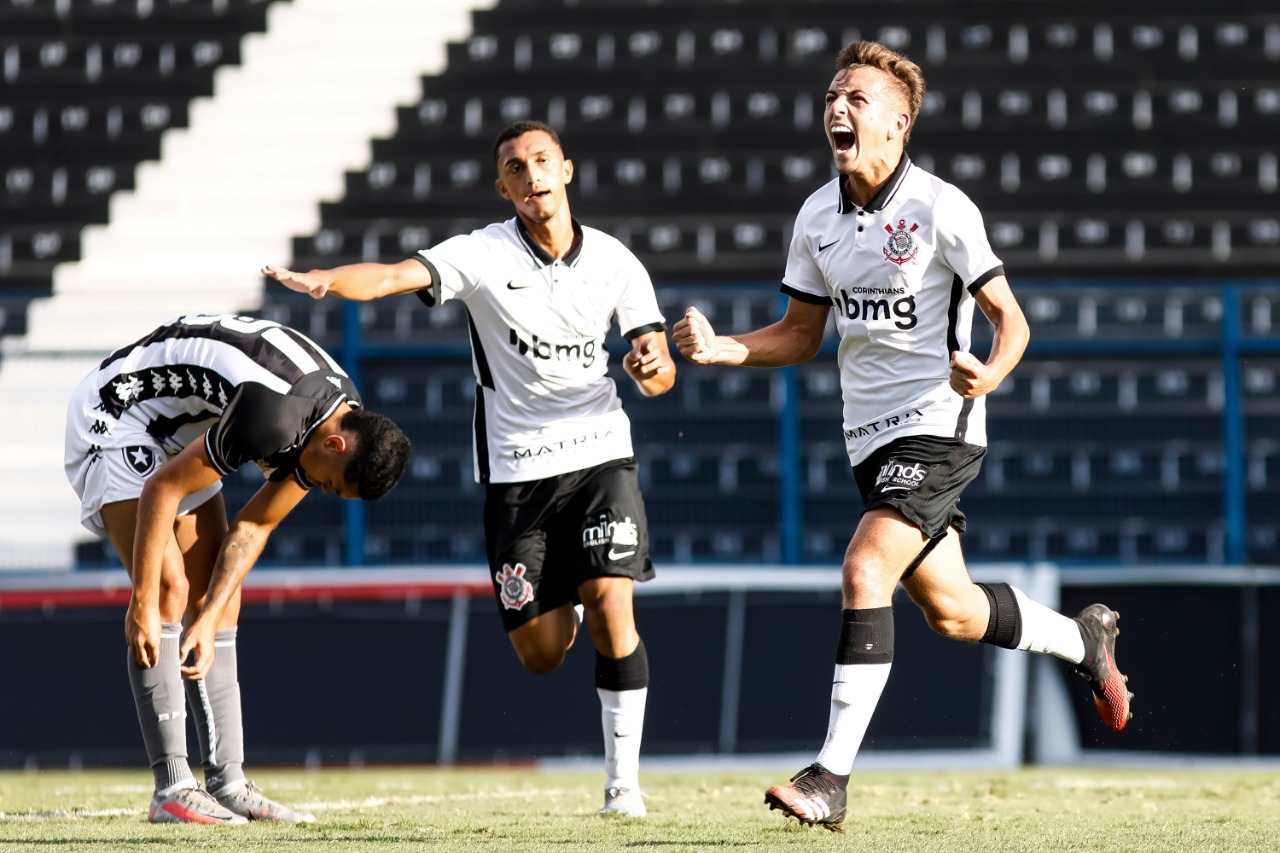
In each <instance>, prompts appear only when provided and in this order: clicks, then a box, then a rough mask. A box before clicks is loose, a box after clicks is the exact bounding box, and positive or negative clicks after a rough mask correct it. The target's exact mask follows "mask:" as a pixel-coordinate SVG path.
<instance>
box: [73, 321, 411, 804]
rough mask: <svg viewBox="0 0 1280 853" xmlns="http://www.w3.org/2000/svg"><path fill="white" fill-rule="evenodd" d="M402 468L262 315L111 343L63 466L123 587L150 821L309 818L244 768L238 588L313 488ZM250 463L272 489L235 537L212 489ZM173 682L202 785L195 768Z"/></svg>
mask: <svg viewBox="0 0 1280 853" xmlns="http://www.w3.org/2000/svg"><path fill="white" fill-rule="evenodd" d="M408 459H409V440H408V438H406V437H405V435H404V433H403V432H401V431H400V429H399V427H397V426H396V425H395V424H394V423H392V422H391V421H390V420H389V419H387V418H385V417H383V416H382V415H376V414H373V413H372V412H367V411H365V410H364V408H363V407H362V406H361V403H360V395H359V393H357V391H356V388H355V386H354V385H353V384H352V382H351V379H350V378H349V377H348V376H347V374H346V373H345V372H343V370H342V369H341V368H340V367H339V366H338V365H337V364H336V363H335V362H334V361H333V359H332V358H330V357H329V355H328V354H327V353H325V351H324V350H322V349H321V348H320V347H318V346H317V345H316V344H314V343H313V342H312V341H310V340H309V339H308V338H307V337H305V336H304V335H302V334H301V333H299V332H297V331H295V330H293V329H290V328H287V327H285V326H281V325H280V324H279V323H274V322H271V321H269V320H255V319H252V318H249V317H238V316H234V315H229V314H191V315H188V316H185V317H182V318H180V319H178V320H175V321H174V322H172V323H168V324H165V325H163V326H160V327H159V328H157V329H156V330H155V331H153V332H152V333H151V334H149V335H147V336H146V337H144V338H142V339H140V340H138V341H135V342H134V343H132V344H130V345H129V346H126V347H124V348H122V349H119V350H116V351H115V352H113V353H112V354H111V355H110V356H108V357H107V358H106V359H105V360H104V361H103V362H102V363H101V364H100V365H99V366H98V367H97V368H95V369H94V370H93V371H91V372H90V373H89V375H88V376H86V377H85V378H84V381H83V382H81V383H80V386H79V387H78V388H77V389H76V392H75V394H74V396H73V397H72V400H71V403H70V405H69V407H68V410H67V434H66V471H67V477H68V479H70V481H71V484H72V486H73V487H74V488H75V490H76V494H77V495H79V496H80V499H81V520H82V522H83V523H84V526H85V527H87V528H88V529H89V530H90V531H92V532H93V533H95V534H97V535H98V536H101V537H104V538H107V539H109V540H110V541H111V544H112V545H113V546H114V548H115V550H116V553H117V554H118V555H119V556H120V560H121V562H122V563H124V566H125V569H126V570H128V572H129V579H130V581H131V583H132V586H133V595H132V598H131V599H130V602H129V610H128V614H127V616H126V619H125V639H126V641H127V643H128V647H129V658H128V667H129V683H130V686H131V687H132V689H133V697H134V704H135V705H136V706H137V709H138V722H139V724H140V725H141V727H142V735H143V740H144V742H145V743H146V747H147V756H148V758H149V760H150V764H151V768H152V772H153V774H154V776H155V795H154V796H153V798H152V801H151V808H150V810H149V813H148V819H149V820H150V821H152V822H153V823H205V824H218V823H243V822H245V821H246V820H274V821H284V822H299V821H310V820H312V819H313V818H312V817H311V815H308V814H306V813H303V812H297V811H294V810H293V809H290V808H288V807H287V806H283V805H281V804H279V803H276V802H273V801H272V800H269V799H267V798H266V797H265V796H263V795H262V793H261V792H260V791H258V790H257V789H256V788H255V787H254V785H253V783H252V782H249V781H248V780H247V779H246V778H245V775H244V770H243V766H242V765H243V763H244V730H243V726H242V723H241V714H240V685H239V676H238V672H237V669H238V667H237V655H236V625H237V622H238V619H239V615H240V584H241V582H242V581H243V579H244V576H245V574H246V573H247V572H248V571H249V569H250V568H252V566H253V564H254V562H255V561H256V560H257V558H258V556H259V555H260V554H261V553H262V549H263V547H264V546H265V545H266V542H267V537H268V536H269V535H270V534H271V531H272V530H273V529H274V528H275V527H276V525H278V524H279V523H280V522H281V521H282V520H283V519H284V517H285V516H286V515H287V514H288V513H289V511H290V510H292V509H293V508H294V507H295V506H296V505H297V504H298V502H299V501H301V500H302V499H303V498H304V497H306V495H307V493H308V492H309V491H310V490H311V489H312V488H313V487H319V488H321V489H322V490H323V491H325V492H332V493H337V494H339V495H341V496H342V497H345V498H357V497H358V498H364V499H367V500H373V499H376V498H378V497H381V496H382V495H383V494H385V493H386V492H388V491H390V490H391V488H392V487H394V486H395V484H396V482H397V481H398V480H399V479H400V476H401V474H403V472H404V469H405V466H406V465H407V463H408ZM248 462H255V463H257V465H258V466H259V467H260V468H261V469H262V472H263V475H264V476H265V477H266V480H267V482H265V483H264V484H263V485H262V487H261V488H260V489H259V490H258V492H257V493H256V494H255V495H254V496H253V498H251V499H250V500H249V502H248V503H247V504H246V505H245V506H244V508H243V509H241V510H240V512H238V513H237V514H236V516H235V518H234V519H233V520H232V522H231V525H230V527H229V528H228V525H227V511H226V506H225V505H224V503H223V499H222V495H221V488H222V478H223V477H225V476H226V475H228V474H230V473H231V472H232V471H234V470H236V469H237V468H239V467H240V466H241V465H243V464H245V463H248ZM184 615H185V616H186V619H187V630H186V636H185V637H183V625H182V623H183V617H184ZM215 648H216V650H217V654H216V655H215V654H214V650H215ZM192 653H193V658H192V660H191V662H190V664H189V665H187V666H180V664H181V662H182V661H184V660H187V658H188V654H192ZM183 675H186V676H187V679H186V682H185V684H186V699H187V701H188V702H189V704H190V706H191V713H192V715H193V717H194V718H195V722H196V732H197V734H198V737H199V741H200V749H201V753H202V756H203V766H204V773H205V784H206V789H207V790H201V789H200V788H199V787H197V785H196V781H195V778H194V777H193V776H192V773H191V768H190V767H189V766H188V764H187V724H186V710H185V708H184V700H183V682H184V679H183Z"/></svg>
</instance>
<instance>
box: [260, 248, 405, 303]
mask: <svg viewBox="0 0 1280 853" xmlns="http://www.w3.org/2000/svg"><path fill="white" fill-rule="evenodd" d="M262 274H263V275H265V276H270V277H271V278H274V279H275V280H276V281H278V282H280V283H281V284H283V285H284V286H285V287H287V288H289V289H290V290H296V291H297V292H299V293H306V294H308V295H309V296H311V297H312V298H313V299H320V298H322V297H323V296H324V295H325V294H327V293H332V294H333V295H334V296H340V297H342V298H343V299H350V300H353V301H356V302H366V301H368V300H370V299H381V298H382V297H384V296H394V295H395V294H397V293H410V292H412V291H414V290H424V289H426V288H428V287H430V286H431V272H430V271H429V270H428V269H427V268H426V266H425V265H424V264H421V263H419V262H418V261H416V260H414V259H412V258H410V259H408V260H405V261H401V262H400V263H398V264H347V265H346V266H341V267H334V268H333V269H330V270H311V272H296V271H294V270H291V269H286V268H284V267H277V266H273V265H272V264H267V265H266V266H264V267H263V268H262Z"/></svg>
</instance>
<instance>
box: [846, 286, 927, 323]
mask: <svg viewBox="0 0 1280 853" xmlns="http://www.w3.org/2000/svg"><path fill="white" fill-rule="evenodd" d="M853 290H854V292H853V293H850V292H849V291H847V290H845V289H844V288H843V287H842V288H840V290H839V291H837V293H836V295H835V296H834V297H833V298H832V300H831V301H832V302H834V303H835V306H836V310H837V311H843V312H844V316H846V317H848V318H849V319H850V320H862V321H863V322H866V323H870V322H872V321H874V320H882V319H883V320H895V318H896V320H895V322H894V324H893V325H895V326H897V327H898V328H899V329H902V330H903V331H904V332H905V331H906V330H908V329H914V328H915V327H916V323H918V322H919V319H918V318H917V317H916V298H915V297H914V296H902V297H899V298H898V299H895V300H894V301H893V302H890V301H889V300H888V299H887V298H885V297H884V296H882V295H881V293H882V291H879V290H878V289H877V288H869V287H855V288H854V289H853ZM859 293H864V294H871V295H870V296H862V297H859V296H858V294H859Z"/></svg>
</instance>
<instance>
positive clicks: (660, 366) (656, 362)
mask: <svg viewBox="0 0 1280 853" xmlns="http://www.w3.org/2000/svg"><path fill="white" fill-rule="evenodd" d="M622 369H623V370H625V371H626V372H627V375H628V376H630V377H631V378H632V379H634V380H636V381H637V382H642V381H644V380H646V379H652V378H653V377H655V376H659V375H661V374H663V373H666V372H668V371H669V370H670V369H671V368H670V366H669V365H668V363H667V359H666V357H665V354H664V353H663V352H662V349H661V347H658V346H657V345H655V344H654V342H653V340H652V339H651V338H649V337H648V336H644V337H639V338H636V339H635V340H634V341H632V342H631V351H630V352H628V353H627V354H626V355H624V356H623V357H622Z"/></svg>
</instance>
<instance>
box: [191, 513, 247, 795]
mask: <svg viewBox="0 0 1280 853" xmlns="http://www.w3.org/2000/svg"><path fill="white" fill-rule="evenodd" d="M226 534H227V510H226V504H225V503H224V501H223V499H222V495H220V494H219V495H215V496H214V497H213V498H211V499H210V500H208V501H205V502H204V503H203V504H201V505H200V506H199V507H197V508H196V509H195V510H194V511H192V512H189V513H187V514H186V515H184V516H182V517H180V518H179V519H178V521H177V523H176V524H175V525H174V539H175V541H176V542H177V544H178V547H179V549H180V550H181V551H182V554H183V559H184V564H185V566H186V572H187V580H188V582H189V584H190V588H191V593H190V596H189V600H188V603H187V612H186V616H187V622H188V624H189V623H190V622H191V621H192V620H193V619H194V618H195V617H196V615H197V614H198V613H199V612H200V608H201V606H203V604H204V598H205V593H206V592H207V591H208V589H209V579H210V577H211V576H212V575H213V567H214V565H215V564H216V563H217V559H218V553H219V551H220V550H221V548H222V542H223V540H224V539H225V538H226ZM239 616H240V593H239V592H238V591H237V592H236V594H235V597H234V598H233V599H232V602H231V604H230V605H228V607H227V611H226V613H225V614H224V615H223V617H222V621H221V622H220V623H219V625H218V632H217V635H216V638H215V641H214V646H215V647H214V657H213V665H212V666H211V667H210V668H209V672H208V674H207V675H206V676H205V677H204V678H203V679H201V680H199V681H192V680H187V681H186V683H185V687H186V691H187V702H188V704H189V705H190V706H191V716H192V717H193V718H194V720H195V729H196V737H197V739H198V740H199V742H200V757H201V764H202V766H203V768H204V779H205V787H206V788H208V789H209V792H210V793H212V794H214V795H217V794H218V793H219V792H220V791H221V790H222V789H223V788H225V787H227V786H228V785H243V784H244V783H245V777H244V770H243V769H242V765H243V764H244V725H243V722H242V720H241V716H240V682H239V675H238V664H237V660H236V645H235V643H236V624H237V622H238V619H239Z"/></svg>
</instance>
